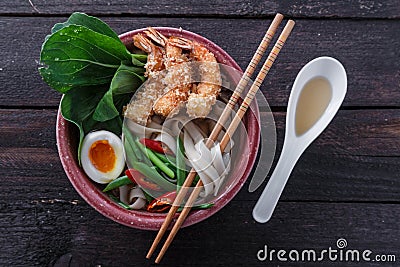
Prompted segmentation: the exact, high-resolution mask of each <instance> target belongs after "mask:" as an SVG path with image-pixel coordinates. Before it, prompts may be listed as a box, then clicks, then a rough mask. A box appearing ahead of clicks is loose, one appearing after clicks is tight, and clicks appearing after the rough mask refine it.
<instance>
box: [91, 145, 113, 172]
mask: <svg viewBox="0 0 400 267" xmlns="http://www.w3.org/2000/svg"><path fill="white" fill-rule="evenodd" d="M89 159H90V161H91V162H92V164H93V166H94V167H95V168H96V169H98V170H99V171H101V172H109V171H111V170H112V169H113V168H114V165H115V160H116V158H115V152H114V149H113V148H112V146H111V145H110V144H109V143H108V141H107V140H98V141H96V142H94V143H93V144H92V145H91V146H90V150H89Z"/></svg>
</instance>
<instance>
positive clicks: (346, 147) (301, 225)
mask: <svg viewBox="0 0 400 267" xmlns="http://www.w3.org/2000/svg"><path fill="white" fill-rule="evenodd" d="M67 2H72V3H67ZM211 2H212V1H204V0H199V1H185V3H181V1H177V0H175V1H164V0H159V1H153V2H147V1H123V0H119V1H88V0H86V1H61V0H54V1H43V0H42V1H39V0H36V1H35V0H32V1H28V0H15V1H1V2H0V25H1V33H0V35H1V38H0V49H1V50H0V51H1V52H0V53H1V57H0V88H1V94H0V137H1V138H0V177H1V178H0V179H1V183H0V214H1V216H0V248H1V252H0V266H53V265H54V264H55V265H56V266H68V265H69V264H70V266H97V265H101V266H143V265H144V266H148V265H151V264H152V262H151V261H148V260H146V259H145V258H144V256H145V254H146V252H147V249H148V248H149V246H150V244H151V242H152V240H153V238H154V237H155V232H150V231H142V230H137V229H131V228H128V227H125V226H122V225H119V224H117V223H115V222H113V221H111V220H109V219H107V218H105V217H103V216H102V215H100V214H99V213H98V212H96V211H95V210H94V209H93V208H92V207H90V206H89V205H88V204H86V203H85V202H84V201H83V200H82V199H81V197H80V196H79V195H78V194H77V193H76V191H75V190H74V188H73V187H72V185H71V184H70V182H69V181H68V179H67V177H66V175H65V173H64V170H63V168H62V166H61V163H60V160H59V157H58V153H57V147H56V142H55V120H56V113H57V108H58V103H59V101H60V94H58V93H56V92H55V91H53V90H51V89H50V88H49V87H48V86H47V85H46V84H45V83H44V82H42V80H41V78H40V76H39V73H38V71H37V67H38V60H39V52H40V46H41V44H42V42H43V40H44V37H45V36H46V35H47V34H48V33H49V32H50V28H51V27H52V25H53V24H54V23H56V22H60V21H64V20H65V19H66V17H68V16H69V14H70V13H72V12H73V11H83V12H87V13H89V14H92V15H96V16H99V17H101V18H102V19H103V20H104V21H106V22H107V23H109V24H110V26H111V27H112V28H113V29H115V31H116V32H118V33H122V32H125V31H128V30H131V29H135V28H142V27H145V26H150V25H153V26H172V27H182V28H184V29H187V30H190V31H193V32H196V33H199V34H201V35H203V36H205V37H207V38H209V39H210V40H212V41H214V42H216V43H217V44H219V45H220V46H221V47H222V48H223V49H225V50H226V51H227V52H228V53H229V54H230V55H232V57H233V58H234V59H236V60H237V62H238V63H239V65H240V66H241V67H242V68H245V67H246V65H247V63H248V62H249V60H250V58H251V55H252V54H253V52H254V51H255V49H256V47H257V45H258V43H259V41H260V39H261V37H262V36H263V34H264V32H265V30H266V27H267V26H268V25H269V23H270V21H271V19H272V18H273V16H274V14H275V13H276V12H278V11H279V12H281V13H283V14H285V15H286V18H293V19H295V21H296V22H297V24H296V27H295V29H294V32H293V34H292V35H291V36H290V38H289V40H288V42H287V45H286V46H285V47H284V49H283V50H282V53H281V55H280V56H279V58H278V60H277V62H276V64H275V65H274V67H273V69H272V70H271V72H270V75H269V76H268V78H267V80H266V81H265V83H264V85H263V86H262V91H263V93H264V94H265V96H266V98H267V99H268V101H269V103H270V105H271V107H272V110H273V111H274V116H275V120H276V125H277V130H278V136H277V137H278V143H277V155H276V157H277V156H279V154H280V150H281V147H282V140H283V135H284V123H285V111H286V105H287V100H288V96H289V93H290V89H291V86H292V83H293V81H294V78H295V76H296V74H297V72H298V71H299V70H300V69H301V67H302V66H303V65H304V64H306V63H307V62H308V61H310V60H311V59H313V58H315V57H318V56H322V55H329V56H333V57H336V58H337V59H339V60H340V61H341V62H342V63H343V65H344V66H345V68H346V70H347V73H348V81H349V82H348V94H347V96H346V99H345V101H344V104H343V107H342V108H341V110H340V111H339V113H338V114H337V116H336V117H335V119H334V120H333V122H332V124H331V125H330V126H329V127H328V128H327V130H326V131H325V132H324V133H323V134H322V135H321V136H320V137H319V138H318V139H317V140H316V141H315V142H314V143H313V144H312V145H311V146H310V147H309V149H307V151H306V152H305V154H304V155H303V157H302V158H301V159H300V161H299V162H298V164H297V166H296V167H295V169H294V171H293V173H292V175H291V178H290V180H289V182H288V184H287V186H286V188H285V191H284V193H283V195H282V198H281V201H280V202H279V204H278V207H277V209H276V211H275V214H274V216H273V219H272V220H271V221H270V222H269V223H267V224H258V223H256V222H255V221H254V220H253V218H252V216H251V210H252V208H253V206H254V204H255V202H256V200H257V199H258V197H259V195H260V194H261V191H262V189H259V190H258V191H256V192H255V193H248V192H247V186H248V183H246V185H245V188H243V189H242V190H241V192H240V193H239V194H238V195H237V196H236V197H235V198H234V200H233V201H232V202H230V203H229V204H228V205H227V206H226V207H225V208H224V209H222V210H221V211H220V212H218V213H217V214H216V215H214V216H212V217H211V218H209V219H207V220H206V221H203V222H201V223H199V224H197V225H194V226H191V227H188V228H185V229H182V230H181V231H180V232H179V234H178V236H177V238H176V240H175V241H174V243H173V245H172V246H171V247H170V249H169V251H168V252H167V254H166V257H165V258H164V260H163V261H162V266H164V265H165V266H184V265H193V266H239V265H243V266H267V265H268V266H269V265H282V266H284V265H286V266H308V265H310V266H368V265H371V266H378V265H382V266H395V265H397V266H399V265H400V223H399V221H400V179H399V178H400V174H399V173H400V20H399V19H400V4H399V2H398V1H397V0H388V1H364V0H363V1H361V0H360V1H312V0H309V1H298V0H296V1H278V0H276V1H274V0H271V1H255V0H249V1H243V2H242V1H236V0H235V1H226V2H224V1H216V2H215V3H211ZM339 238H344V239H346V240H347V249H358V250H360V251H362V250H365V249H369V250H371V251H372V252H373V253H372V254H371V255H395V257H396V262H386V263H382V262H380V263H378V262H376V261H375V262H370V263H367V262H340V261H335V262H334V261H330V260H329V259H327V258H325V259H324V261H321V262H318V263H310V262H293V261H289V262H286V263H285V262H281V261H279V260H278V259H277V258H276V257H274V260H273V261H272V263H271V262H270V261H269V260H266V261H259V260H258V259H257V252H258V251H259V250H260V249H263V248H264V245H267V246H268V248H269V249H275V250H279V249H284V250H286V251H288V252H289V251H290V250H291V249H296V250H298V251H300V252H301V251H302V250H305V249H314V250H316V251H321V250H323V249H328V248H329V247H332V249H335V248H336V249H337V244H336V242H337V240H338V239H339ZM286 256H287V255H286ZM371 257H372V256H371ZM387 258H388V259H389V257H387Z"/></svg>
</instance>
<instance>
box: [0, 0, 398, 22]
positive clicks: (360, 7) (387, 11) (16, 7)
mask: <svg viewBox="0 0 400 267" xmlns="http://www.w3.org/2000/svg"><path fill="white" fill-rule="evenodd" d="M31 3H32V4H31ZM31 3H29V1H24V0H16V1H2V2H1V3H0V14H28V15H43V14H52V15H53V14H69V13H72V12H74V11H82V12H89V13H91V14H95V15H123V16H127V15H130V16H132V15H135V16H148V15H151V16H185V17H186V16H218V17H223V16H234V17H265V16H273V15H275V13H276V12H281V13H283V14H285V15H289V16H293V17H295V18H297V17H313V18H331V17H341V18H343V17H346V18H348V17H351V18H399V16H400V6H399V5H398V2H397V1H396V0H388V1H357V0H351V1H343V0H341V1H316V0H306V1H301V0H296V1H279V0H267V1H256V0H251V1H240V0H234V1H221V0H219V1H213V2H212V4H210V2H209V1H207V0H197V1H195V0H190V1H178V0H173V1H167V0H159V1H153V2H149V1H144V0H136V1H127V0H117V1H93V0H83V1H76V0H75V1H68V2H65V1H61V0H54V1H48V0H47V1H46V0H32V1H31Z"/></svg>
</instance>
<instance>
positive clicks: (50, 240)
mask: <svg viewBox="0 0 400 267" xmlns="http://www.w3.org/2000/svg"><path fill="white" fill-rule="evenodd" d="M70 197H73V198H72V199H71V198H70ZM74 197H77V196H74V194H71V195H68V196H65V195H64V196H60V197H58V199H56V200H55V199H51V198H50V199H49V198H43V197H40V196H39V195H36V196H32V197H31V198H25V199H24V200H23V201H21V200H14V199H11V200H10V201H9V202H8V203H7V204H6V205H3V204H2V215H3V216H2V217H1V224H2V227H1V228H0V245H1V247H2V253H1V254H0V262H1V263H2V265H3V266H53V264H54V263H57V261H58V263H60V262H62V261H63V260H64V261H66V259H69V261H70V262H71V263H73V264H71V265H66V264H65V265H61V266H96V265H101V266H149V265H151V263H152V261H149V260H146V259H145V257H144V256H145V254H146V252H147V249H148V246H149V245H150V244H151V242H152V239H153V238H154V236H155V232H150V231H142V230H136V229H131V228H127V227H124V226H121V225H118V224H117V223H115V222H113V221H110V220H108V219H106V218H105V217H103V216H101V215H100V214H98V213H97V212H96V211H94V210H93V209H92V208H91V207H89V206H88V205H87V204H85V203H84V202H82V201H80V200H78V201H75V200H74ZM77 198H78V197H77ZM253 205H254V202H253V201H247V202H246V201H242V200H241V201H236V200H233V201H232V202H231V203H229V204H228V205H227V206H226V207H225V208H223V209H222V210H221V211H220V212H219V213H217V214H215V215H214V216H212V217H211V218H209V219H207V220H205V221H203V222H201V223H199V224H197V225H193V226H191V227H188V228H184V229H181V231H180V232H179V234H178V236H177V238H176V240H175V241H174V243H173V244H172V246H171V248H170V249H169V251H168V252H167V254H166V257H165V258H164V259H163V262H162V265H161V266H229V265H231V266H265V265H267V264H268V263H269V262H268V261H265V262H261V261H258V260H257V257H256V254H257V252H258V251H259V250H260V249H263V248H264V245H268V247H269V249H281V248H285V249H287V250H290V249H297V250H300V251H301V250H303V249H315V250H316V251H321V250H323V249H328V247H332V248H333V249H335V248H336V241H337V239H338V238H345V239H346V240H347V242H348V247H347V248H348V249H359V250H361V251H362V250H364V249H369V250H371V251H373V252H374V254H373V255H376V254H378V253H386V254H394V255H399V253H400V249H399V243H400V240H399V236H400V228H399V226H398V220H397V215H398V214H399V212H400V207H399V205H392V204H358V205H357V206H355V205H354V204H346V203H331V204H328V203H293V202H281V203H279V205H278V207H277V210H276V212H275V214H274V216H273V218H272V220H271V221H270V222H269V223H268V224H258V223H256V222H254V220H253V219H252V217H251V212H250V211H251V209H252V207H253ZM366 218H373V219H368V220H367V219H366ZM9 233H13V234H12V235H11V236H10V235H9ZM233 233H234V234H233ZM62 257H63V258H62ZM60 258H62V259H60ZM278 263H279V262H278V261H277V260H276V258H275V261H273V265H274V266H276V265H277V264H278ZM322 263H323V266H338V264H339V265H340V266H343V263H338V262H330V261H329V260H324V261H323V262H322ZM360 264H361V265H362V266H376V265H368V264H366V263H364V262H363V263H360V262H354V263H351V262H349V263H346V266H360ZM298 265H299V266H301V265H304V262H303V263H298ZM307 265H310V266H321V263H318V264H313V263H307ZM55 266H57V265H55ZM279 266H294V263H286V264H282V263H279ZM385 266H386V264H385ZM387 266H394V265H391V264H390V263H389V264H387Z"/></svg>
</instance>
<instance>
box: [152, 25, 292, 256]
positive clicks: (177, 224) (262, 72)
mask: <svg viewBox="0 0 400 267" xmlns="http://www.w3.org/2000/svg"><path fill="white" fill-rule="evenodd" d="M294 24H295V23H294V21H293V20H289V21H288V22H287V23H286V26H285V28H284V29H283V31H282V33H281V35H280V36H279V38H278V40H277V41H276V43H275V45H274V47H273V48H272V51H271V52H270V54H269V55H268V58H267V60H266V61H265V63H264V65H263V66H262V68H261V70H260V72H259V73H258V75H257V77H256V79H255V81H254V83H253V84H252V86H251V87H250V90H249V92H248V93H247V95H246V97H245V99H244V100H243V102H242V104H241V105H240V108H239V110H238V112H237V113H236V115H235V117H234V118H233V120H232V122H231V124H230V125H229V127H228V129H227V130H226V133H225V134H224V136H223V138H222V140H221V142H220V146H221V151H224V150H225V147H226V145H227V144H228V143H229V140H230V136H232V135H233V134H234V132H235V131H236V128H237V126H238V125H239V123H240V121H241V120H242V118H243V116H244V114H245V113H246V111H247V109H248V108H249V105H250V103H251V101H252V100H253V99H254V97H255V94H256V92H257V91H258V89H259V88H260V86H261V84H262V82H263V81H264V79H265V77H266V76H267V74H268V72H269V70H270V69H271V67H272V64H273V63H274V61H275V59H276V57H277V56H278V54H279V52H280V50H281V49H282V47H283V45H284V44H285V41H286V39H287V37H288V36H289V34H290V33H291V31H292V29H293V27H294ZM202 185H203V183H202V182H201V180H199V182H198V183H197V185H196V187H195V189H194V190H193V192H192V194H191V195H190V197H189V199H188V200H187V202H186V204H185V207H184V208H183V210H182V212H181V213H180V215H179V217H178V220H177V221H176V222H175V224H174V227H173V228H172V230H171V232H170V234H169V236H168V238H167V240H166V241H165V243H164V245H163V247H162V248H161V251H160V253H159V254H158V256H157V258H156V261H155V262H156V263H159V262H160V261H161V259H162V257H163V256H164V254H165V252H166V251H167V249H168V247H169V246H170V244H171V242H172V240H173V239H174V237H175V235H176V234H177V233H178V231H179V228H180V227H181V225H182V224H183V222H184V221H185V219H186V217H187V216H188V214H189V212H190V210H191V208H192V205H193V203H194V202H195V201H196V199H197V197H198V196H199V194H200V192H201V189H202V188H201V186H202Z"/></svg>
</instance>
